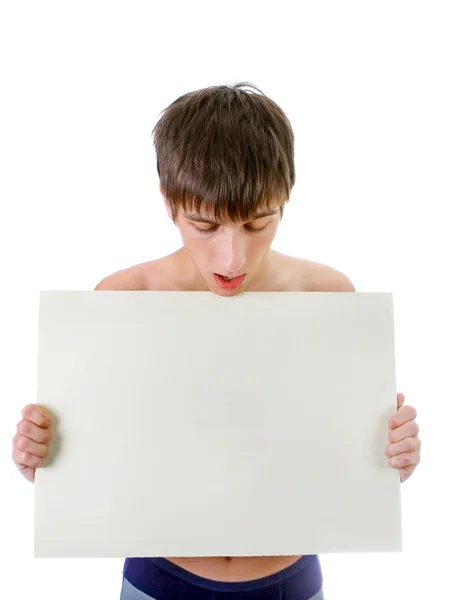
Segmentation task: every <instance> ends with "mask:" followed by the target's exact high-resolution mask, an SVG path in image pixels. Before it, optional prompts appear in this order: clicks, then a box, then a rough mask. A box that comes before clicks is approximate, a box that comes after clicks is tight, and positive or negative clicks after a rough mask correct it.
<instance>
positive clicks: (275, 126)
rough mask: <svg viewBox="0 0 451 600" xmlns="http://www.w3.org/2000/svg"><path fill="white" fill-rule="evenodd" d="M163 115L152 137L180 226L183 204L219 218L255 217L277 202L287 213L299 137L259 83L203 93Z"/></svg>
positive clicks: (190, 95) (166, 192)
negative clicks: (261, 209) (258, 212)
mask: <svg viewBox="0 0 451 600" xmlns="http://www.w3.org/2000/svg"><path fill="white" fill-rule="evenodd" d="M244 87H250V88H251V90H256V91H257V92H259V93H258V94H257V93H254V91H251V92H248V91H246V90H244V89H242V88H244ZM163 113H164V114H163V116H162V117H161V118H160V120H159V121H158V122H157V124H156V125H155V127H154V129H153V130H152V134H153V136H154V146H155V150H156V155H157V171H158V175H159V178H160V185H161V190H162V193H163V194H164V196H165V197H166V198H167V200H168V202H169V203H170V205H171V209H172V218H173V220H174V222H175V219H176V215H177V211H178V208H179V207H180V206H182V207H183V209H184V210H187V209H189V210H195V211H196V212H199V211H200V210H201V209H205V210H206V211H207V213H209V214H211V213H214V215H215V219H216V220H218V219H221V218H223V217H224V216H226V215H227V216H228V217H229V218H230V219H231V220H232V221H236V220H238V219H240V220H243V221H246V220H250V219H252V217H253V215H254V214H255V213H256V212H257V209H259V208H261V207H262V205H266V206H267V207H270V206H274V204H275V203H278V204H279V206H280V209H281V214H282V213H283V207H284V204H285V203H286V202H288V200H289V198H290V193H291V189H292V187H293V186H294V182H295V170H294V134H293V130H292V127H291V124H290V122H289V120H288V117H287V116H286V114H285V113H284V112H283V111H282V109H281V108H280V107H279V106H278V105H277V104H276V103H275V102H274V101H273V100H271V99H270V98H269V97H268V96H266V94H264V93H263V92H262V91H261V90H260V89H259V88H258V87H257V86H255V85H253V84H251V83H248V82H240V83H236V84H234V85H219V86H212V87H207V88H204V89H200V90H196V91H194V92H190V93H188V94H184V95H183V96H180V97H179V98H177V100H175V101H174V102H172V104H170V105H169V106H168V107H167V108H166V109H165V110H164V111H163ZM160 114H161V113H160Z"/></svg>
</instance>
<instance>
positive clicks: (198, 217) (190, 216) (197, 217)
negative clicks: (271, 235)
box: [184, 208, 279, 225]
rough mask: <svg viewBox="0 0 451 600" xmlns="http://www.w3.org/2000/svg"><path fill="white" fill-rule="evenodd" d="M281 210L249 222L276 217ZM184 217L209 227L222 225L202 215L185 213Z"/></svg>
mask: <svg viewBox="0 0 451 600" xmlns="http://www.w3.org/2000/svg"><path fill="white" fill-rule="evenodd" d="M278 212H279V210H278V209H277V208H276V209H274V210H267V211H265V212H260V213H257V214H256V215H254V216H253V217H252V219H249V221H256V220H257V219H262V218H263V217H269V216H272V215H276V214H277V213H278ZM184 216H185V217H186V218H187V219H189V220H190V221H196V223H208V224H209V225H220V223H218V221H213V220H212V219H207V218H206V217H202V216H201V215H197V214H195V213H184Z"/></svg>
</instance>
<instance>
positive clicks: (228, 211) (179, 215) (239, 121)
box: [13, 83, 420, 600]
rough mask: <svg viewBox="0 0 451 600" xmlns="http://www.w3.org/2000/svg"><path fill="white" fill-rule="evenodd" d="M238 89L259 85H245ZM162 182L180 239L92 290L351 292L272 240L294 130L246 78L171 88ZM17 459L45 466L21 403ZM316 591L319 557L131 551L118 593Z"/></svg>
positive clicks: (160, 153) (159, 145)
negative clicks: (138, 554)
mask: <svg viewBox="0 0 451 600" xmlns="http://www.w3.org/2000/svg"><path fill="white" fill-rule="evenodd" d="M244 87H250V88H253V89H254V90H256V91H257V92H258V93H255V92H254V91H251V92H248V91H246V90H244V89H243V88H244ZM154 140H155V147H156V154H157V170H158V175H159V177H160V184H161V185H160V192H161V194H162V196H163V198H164V202H165V205H166V209H167V212H168V215H169V216H170V218H171V219H173V221H174V223H175V224H176V225H177V227H178V228H179V230H180V233H181V237H182V240H183V246H182V248H180V249H179V250H178V251H176V252H174V253H173V254H171V255H169V256H165V257H163V258H160V259H158V260H155V261H151V262H145V263H141V264H138V265H135V266H133V267H130V268H128V269H124V270H121V271H118V272H116V273H114V274H112V275H109V276H108V277H106V278H104V279H103V280H102V281H101V282H100V283H99V284H98V285H97V287H96V288H95V289H96V290H175V291H177V290H193V291H194V290H196V291H197V290H198V291H208V290H209V291H211V292H213V293H215V294H219V295H221V296H233V295H236V294H239V293H241V292H243V291H303V292H313V291H331V292H338V291H343V292H351V291H355V288H354V286H353V285H352V283H351V281H350V280H349V279H348V277H346V276H345V275H344V274H343V273H341V272H340V271H338V270H336V269H334V268H332V267H329V266H326V265H323V264H319V263H317V262H314V261H309V260H304V259H300V258H295V257H291V256H286V255H284V254H281V253H279V252H276V251H274V250H272V249H271V244H272V242H273V239H274V237H275V235H276V231H277V228H278V226H279V222H280V219H281V218H282V214H283V207H284V204H285V202H287V201H288V199H289V196H290V192H291V189H292V187H293V185H294V182H295V172H294V135H293V131H292V129H291V126H290V123H289V121H288V118H287V117H286V115H285V113H284V112H283V111H282V110H281V109H280V108H279V107H278V106H277V105H276V104H275V103H274V102H273V101H272V100H270V99H269V98H268V97H267V96H266V95H265V94H263V92H261V90H259V88H257V87H255V86H251V85H250V84H247V83H241V84H236V85H234V86H218V87H210V88H206V89H203V90H198V91H195V92H192V93H189V94H185V95H184V96H182V97H180V98H178V99H177V100H176V101H175V102H173V103H172V104H171V105H170V106H169V107H168V108H167V109H166V111H165V114H164V116H163V117H162V118H161V119H160V120H159V122H158V123H157V125H156V127H155V129H154ZM403 400H404V399H403V397H402V395H398V408H399V410H398V412H397V413H396V415H395V417H396V420H397V422H396V423H395V424H393V425H392V426H390V428H391V431H390V432H389V436H388V439H389V442H390V444H389V445H388V446H387V456H389V457H394V456H395V455H399V456H398V458H400V459H401V460H402V461H404V462H401V463H400V464H399V465H397V464H392V466H393V468H396V467H404V468H403V469H402V470H401V472H400V473H401V480H402V481H404V480H405V479H406V478H407V477H408V476H409V475H410V474H411V473H412V472H413V470H414V469H415V466H416V465H417V464H418V462H419V453H420V441H419V439H418V430H419V428H418V425H417V424H416V422H415V421H414V419H415V418H416V411H415V409H413V408H412V407H408V406H403V407H402V408H401V405H402V403H403ZM22 415H23V417H24V418H23V420H22V421H21V422H20V423H19V424H18V426H17V435H16V436H15V438H14V451H13V458H14V460H15V462H16V464H17V466H18V467H19V469H20V470H21V471H22V473H23V474H24V476H25V477H27V479H29V480H30V481H34V469H35V468H37V467H40V466H42V465H43V458H44V457H45V456H46V455H47V453H48V448H49V447H48V444H49V441H50V438H51V434H50V431H49V425H50V420H49V418H48V417H46V416H45V413H44V412H43V411H42V409H41V408H40V407H39V406H38V405H28V406H27V407H26V408H25V409H24V411H23V412H22ZM232 597H233V598H237V599H238V598H248V599H249V600H250V599H255V600H258V599H261V600H263V599H273V598H274V599H276V598H277V599H279V598H282V597H283V598H286V599H287V600H289V599H293V600H294V599H295V598H296V599H297V600H307V599H310V600H320V599H322V598H324V595H323V591H322V573H321V567H320V564H319V560H318V557H317V556H316V555H304V556H265V557H200V558H183V557H168V558H130V559H126V561H125V565H124V578H123V586H122V593H121V599H122V600H144V599H149V598H155V599H156V600H172V599H174V598H177V599H182V598H183V599H187V600H189V599H191V598H192V599H194V598H196V599H199V600H204V599H205V600H209V599H213V598H216V599H219V598H224V599H226V598H227V599H231V598H232Z"/></svg>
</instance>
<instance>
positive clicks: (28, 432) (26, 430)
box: [17, 419, 52, 444]
mask: <svg viewBox="0 0 451 600" xmlns="http://www.w3.org/2000/svg"><path fill="white" fill-rule="evenodd" d="M17 433H18V434H19V435H24V436H26V437H29V438H30V439H31V440H34V441H35V442H38V443H39V444H47V443H48V442H50V440H51V439H52V432H51V431H50V429H43V428H42V427H38V426H37V425H36V424H35V423H33V422H32V421H26V420H25V419H23V420H22V421H19V423H17Z"/></svg>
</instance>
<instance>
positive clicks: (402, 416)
mask: <svg viewBox="0 0 451 600" xmlns="http://www.w3.org/2000/svg"><path fill="white" fill-rule="evenodd" d="M416 418H417V411H416V409H415V408H414V407H413V406H409V405H407V404H406V405H404V406H402V407H401V408H400V409H399V410H398V412H397V413H396V414H395V415H393V417H392V418H391V419H390V421H389V422H388V426H389V427H390V429H395V428H396V427H399V426H400V425H402V424H403V423H406V421H413V420H414V419H416Z"/></svg>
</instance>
